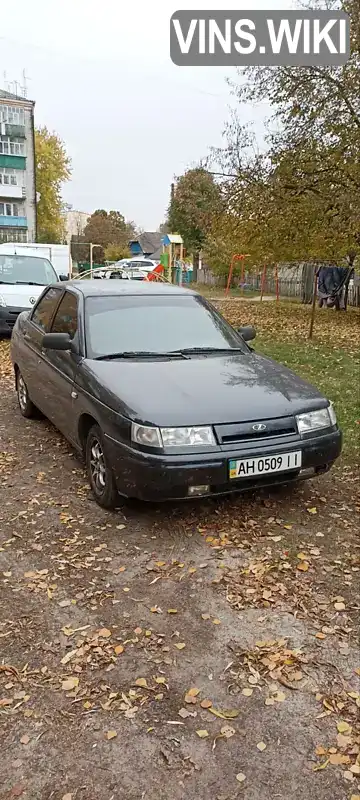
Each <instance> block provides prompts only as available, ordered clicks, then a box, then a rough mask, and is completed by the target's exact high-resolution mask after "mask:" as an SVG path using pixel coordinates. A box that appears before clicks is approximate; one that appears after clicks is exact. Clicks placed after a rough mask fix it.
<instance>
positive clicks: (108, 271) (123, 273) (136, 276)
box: [74, 264, 149, 281]
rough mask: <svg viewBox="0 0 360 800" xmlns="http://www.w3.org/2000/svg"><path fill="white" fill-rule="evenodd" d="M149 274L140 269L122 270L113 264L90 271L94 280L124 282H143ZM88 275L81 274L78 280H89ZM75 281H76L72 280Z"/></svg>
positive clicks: (85, 273) (127, 268)
mask: <svg viewBox="0 0 360 800" xmlns="http://www.w3.org/2000/svg"><path fill="white" fill-rule="evenodd" d="M148 275H149V272H147V271H145V270H140V269H131V268H130V267H126V268H122V267H118V266H116V264H113V266H111V267H97V268H96V269H93V271H92V277H93V279H94V280H99V279H101V280H106V281H109V280H126V281H130V280H133V281H143V280H145V278H147V277H148ZM90 277H91V276H90V275H89V273H88V272H83V273H82V275H81V276H80V277H79V278H78V280H89V279H90ZM74 280H76V279H74Z"/></svg>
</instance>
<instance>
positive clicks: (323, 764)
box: [313, 758, 330, 772]
mask: <svg viewBox="0 0 360 800" xmlns="http://www.w3.org/2000/svg"><path fill="white" fill-rule="evenodd" d="M329 761H330V759H329V758H327V759H326V761H323V763H322V764H317V765H316V767H314V768H313V769H314V772H318V771H319V769H325V767H327V765H328V763H329Z"/></svg>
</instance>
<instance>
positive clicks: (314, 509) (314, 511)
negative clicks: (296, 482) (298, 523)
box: [306, 507, 317, 514]
mask: <svg viewBox="0 0 360 800" xmlns="http://www.w3.org/2000/svg"><path fill="white" fill-rule="evenodd" d="M306 511H307V512H308V514H317V508H316V507H314V508H307V509H306Z"/></svg>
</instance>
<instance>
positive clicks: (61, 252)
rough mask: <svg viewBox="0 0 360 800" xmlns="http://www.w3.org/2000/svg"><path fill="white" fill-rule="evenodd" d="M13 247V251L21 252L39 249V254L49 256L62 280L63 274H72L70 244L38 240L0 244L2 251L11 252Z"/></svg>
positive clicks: (67, 275)
mask: <svg viewBox="0 0 360 800" xmlns="http://www.w3.org/2000/svg"><path fill="white" fill-rule="evenodd" d="M9 248H12V252H13V253H15V254H16V253H19V252H20V251H21V250H33V251H34V250H37V251H38V253H39V255H41V256H43V258H47V259H48V261H50V262H51V264H52V265H53V267H54V270H55V272H56V274H57V276H58V278H59V279H60V280H64V278H63V276H66V277H67V278H70V277H71V274H72V261H71V253H70V246H69V245H68V244H39V243H38V242H4V244H0V253H1V252H2V250H4V249H5V250H6V252H10V250H9Z"/></svg>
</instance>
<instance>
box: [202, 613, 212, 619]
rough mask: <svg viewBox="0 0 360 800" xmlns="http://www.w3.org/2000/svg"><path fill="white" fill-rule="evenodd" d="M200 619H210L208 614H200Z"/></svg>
mask: <svg viewBox="0 0 360 800" xmlns="http://www.w3.org/2000/svg"><path fill="white" fill-rule="evenodd" d="M201 619H210V614H201Z"/></svg>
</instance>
